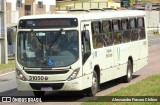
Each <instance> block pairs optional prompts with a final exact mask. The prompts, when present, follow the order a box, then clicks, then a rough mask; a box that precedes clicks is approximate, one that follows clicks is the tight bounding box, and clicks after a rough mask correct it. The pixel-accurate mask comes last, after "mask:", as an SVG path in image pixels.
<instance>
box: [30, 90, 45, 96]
mask: <svg viewBox="0 0 160 105" xmlns="http://www.w3.org/2000/svg"><path fill="white" fill-rule="evenodd" d="M44 93H45V91H33V94H34V96H35V97H43V96H44Z"/></svg>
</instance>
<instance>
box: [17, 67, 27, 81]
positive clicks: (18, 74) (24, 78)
mask: <svg viewBox="0 0 160 105" xmlns="http://www.w3.org/2000/svg"><path fill="white" fill-rule="evenodd" d="M16 72H17V76H18V79H20V80H22V81H26V80H27V79H26V77H25V76H24V75H23V74H22V72H21V71H20V70H17V69H16Z"/></svg>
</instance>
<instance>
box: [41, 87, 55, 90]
mask: <svg viewBox="0 0 160 105" xmlns="http://www.w3.org/2000/svg"><path fill="white" fill-rule="evenodd" d="M41 90H42V91H53V89H52V87H41Z"/></svg>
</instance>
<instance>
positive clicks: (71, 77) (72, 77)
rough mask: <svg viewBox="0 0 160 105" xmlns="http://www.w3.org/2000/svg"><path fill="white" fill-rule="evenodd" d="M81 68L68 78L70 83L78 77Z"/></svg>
mask: <svg viewBox="0 0 160 105" xmlns="http://www.w3.org/2000/svg"><path fill="white" fill-rule="evenodd" d="M79 70H80V68H77V69H76V70H74V71H73V73H72V74H71V75H70V76H69V77H68V79H67V80H68V81H70V80H73V79H75V78H76V77H77V75H78V73H79Z"/></svg>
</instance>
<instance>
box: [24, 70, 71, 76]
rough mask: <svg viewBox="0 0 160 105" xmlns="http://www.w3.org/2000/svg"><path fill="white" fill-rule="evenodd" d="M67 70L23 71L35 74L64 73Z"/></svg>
mask: <svg viewBox="0 0 160 105" xmlns="http://www.w3.org/2000/svg"><path fill="white" fill-rule="evenodd" d="M68 71H69V70H64V71H60V70H59V71H45V70H44V71H25V72H26V73H27V74H36V75H52V74H65V73H67V72H68Z"/></svg>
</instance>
